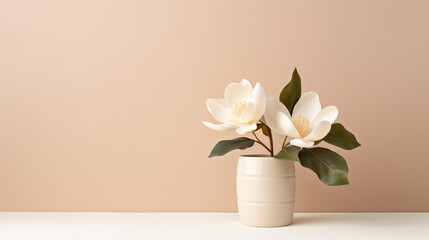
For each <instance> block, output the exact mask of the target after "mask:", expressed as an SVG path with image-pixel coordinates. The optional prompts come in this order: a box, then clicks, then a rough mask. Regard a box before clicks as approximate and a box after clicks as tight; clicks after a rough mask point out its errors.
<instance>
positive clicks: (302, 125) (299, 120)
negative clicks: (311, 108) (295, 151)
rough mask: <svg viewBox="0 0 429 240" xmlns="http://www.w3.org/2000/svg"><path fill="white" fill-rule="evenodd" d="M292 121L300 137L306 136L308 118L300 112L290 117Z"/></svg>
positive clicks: (308, 124)
mask: <svg viewBox="0 0 429 240" xmlns="http://www.w3.org/2000/svg"><path fill="white" fill-rule="evenodd" d="M292 123H293V125H294V126H295V128H296V130H298V133H299V135H300V136H301V137H305V136H307V129H308V127H309V126H310V120H309V119H308V118H306V117H304V116H302V115H301V114H298V115H296V116H294V117H293V118H292Z"/></svg>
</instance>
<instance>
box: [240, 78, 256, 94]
mask: <svg viewBox="0 0 429 240" xmlns="http://www.w3.org/2000/svg"><path fill="white" fill-rule="evenodd" d="M240 84H241V85H243V86H245V87H246V88H248V91H249V92H252V91H253V87H252V84H250V82H249V81H247V80H246V79H244V78H243V79H242V80H241V82H240Z"/></svg>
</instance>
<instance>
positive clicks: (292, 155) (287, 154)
mask: <svg viewBox="0 0 429 240" xmlns="http://www.w3.org/2000/svg"><path fill="white" fill-rule="evenodd" d="M300 150H301V148H299V147H297V146H287V147H285V148H283V149H282V150H281V151H280V152H279V153H277V155H275V156H274V157H275V158H277V159H280V160H286V161H298V162H299V158H298V153H299V151H300Z"/></svg>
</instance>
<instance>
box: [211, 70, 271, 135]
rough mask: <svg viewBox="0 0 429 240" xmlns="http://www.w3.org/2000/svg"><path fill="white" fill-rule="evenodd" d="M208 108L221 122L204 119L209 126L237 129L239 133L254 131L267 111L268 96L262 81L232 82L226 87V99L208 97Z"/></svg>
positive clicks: (223, 129)
mask: <svg viewBox="0 0 429 240" xmlns="http://www.w3.org/2000/svg"><path fill="white" fill-rule="evenodd" d="M206 105H207V108H208V110H209V112H210V113H211V114H212V115H213V117H214V119H216V120H217V121H219V122H221V124H213V123H209V122H205V121H203V124H204V125H206V126H207V127H209V128H211V129H213V130H217V131H226V130H230V129H236V130H235V131H236V132H237V133H238V134H241V135H242V134H245V133H249V132H253V131H254V130H255V129H256V123H257V122H258V121H259V119H261V117H262V115H264V112H265V106H266V96H265V91H264V89H263V88H262V86H261V84H260V83H256V85H255V88H254V89H253V87H252V85H251V84H250V83H249V81H247V80H246V79H243V80H242V81H241V82H240V83H231V84H229V85H228V86H227V87H226V89H225V99H213V98H210V99H207V101H206Z"/></svg>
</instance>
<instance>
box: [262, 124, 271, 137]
mask: <svg viewBox="0 0 429 240" xmlns="http://www.w3.org/2000/svg"><path fill="white" fill-rule="evenodd" d="M262 133H263V134H264V135H265V136H267V137H269V136H270V135H271V129H270V128H269V127H268V126H267V125H265V124H264V125H262Z"/></svg>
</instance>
